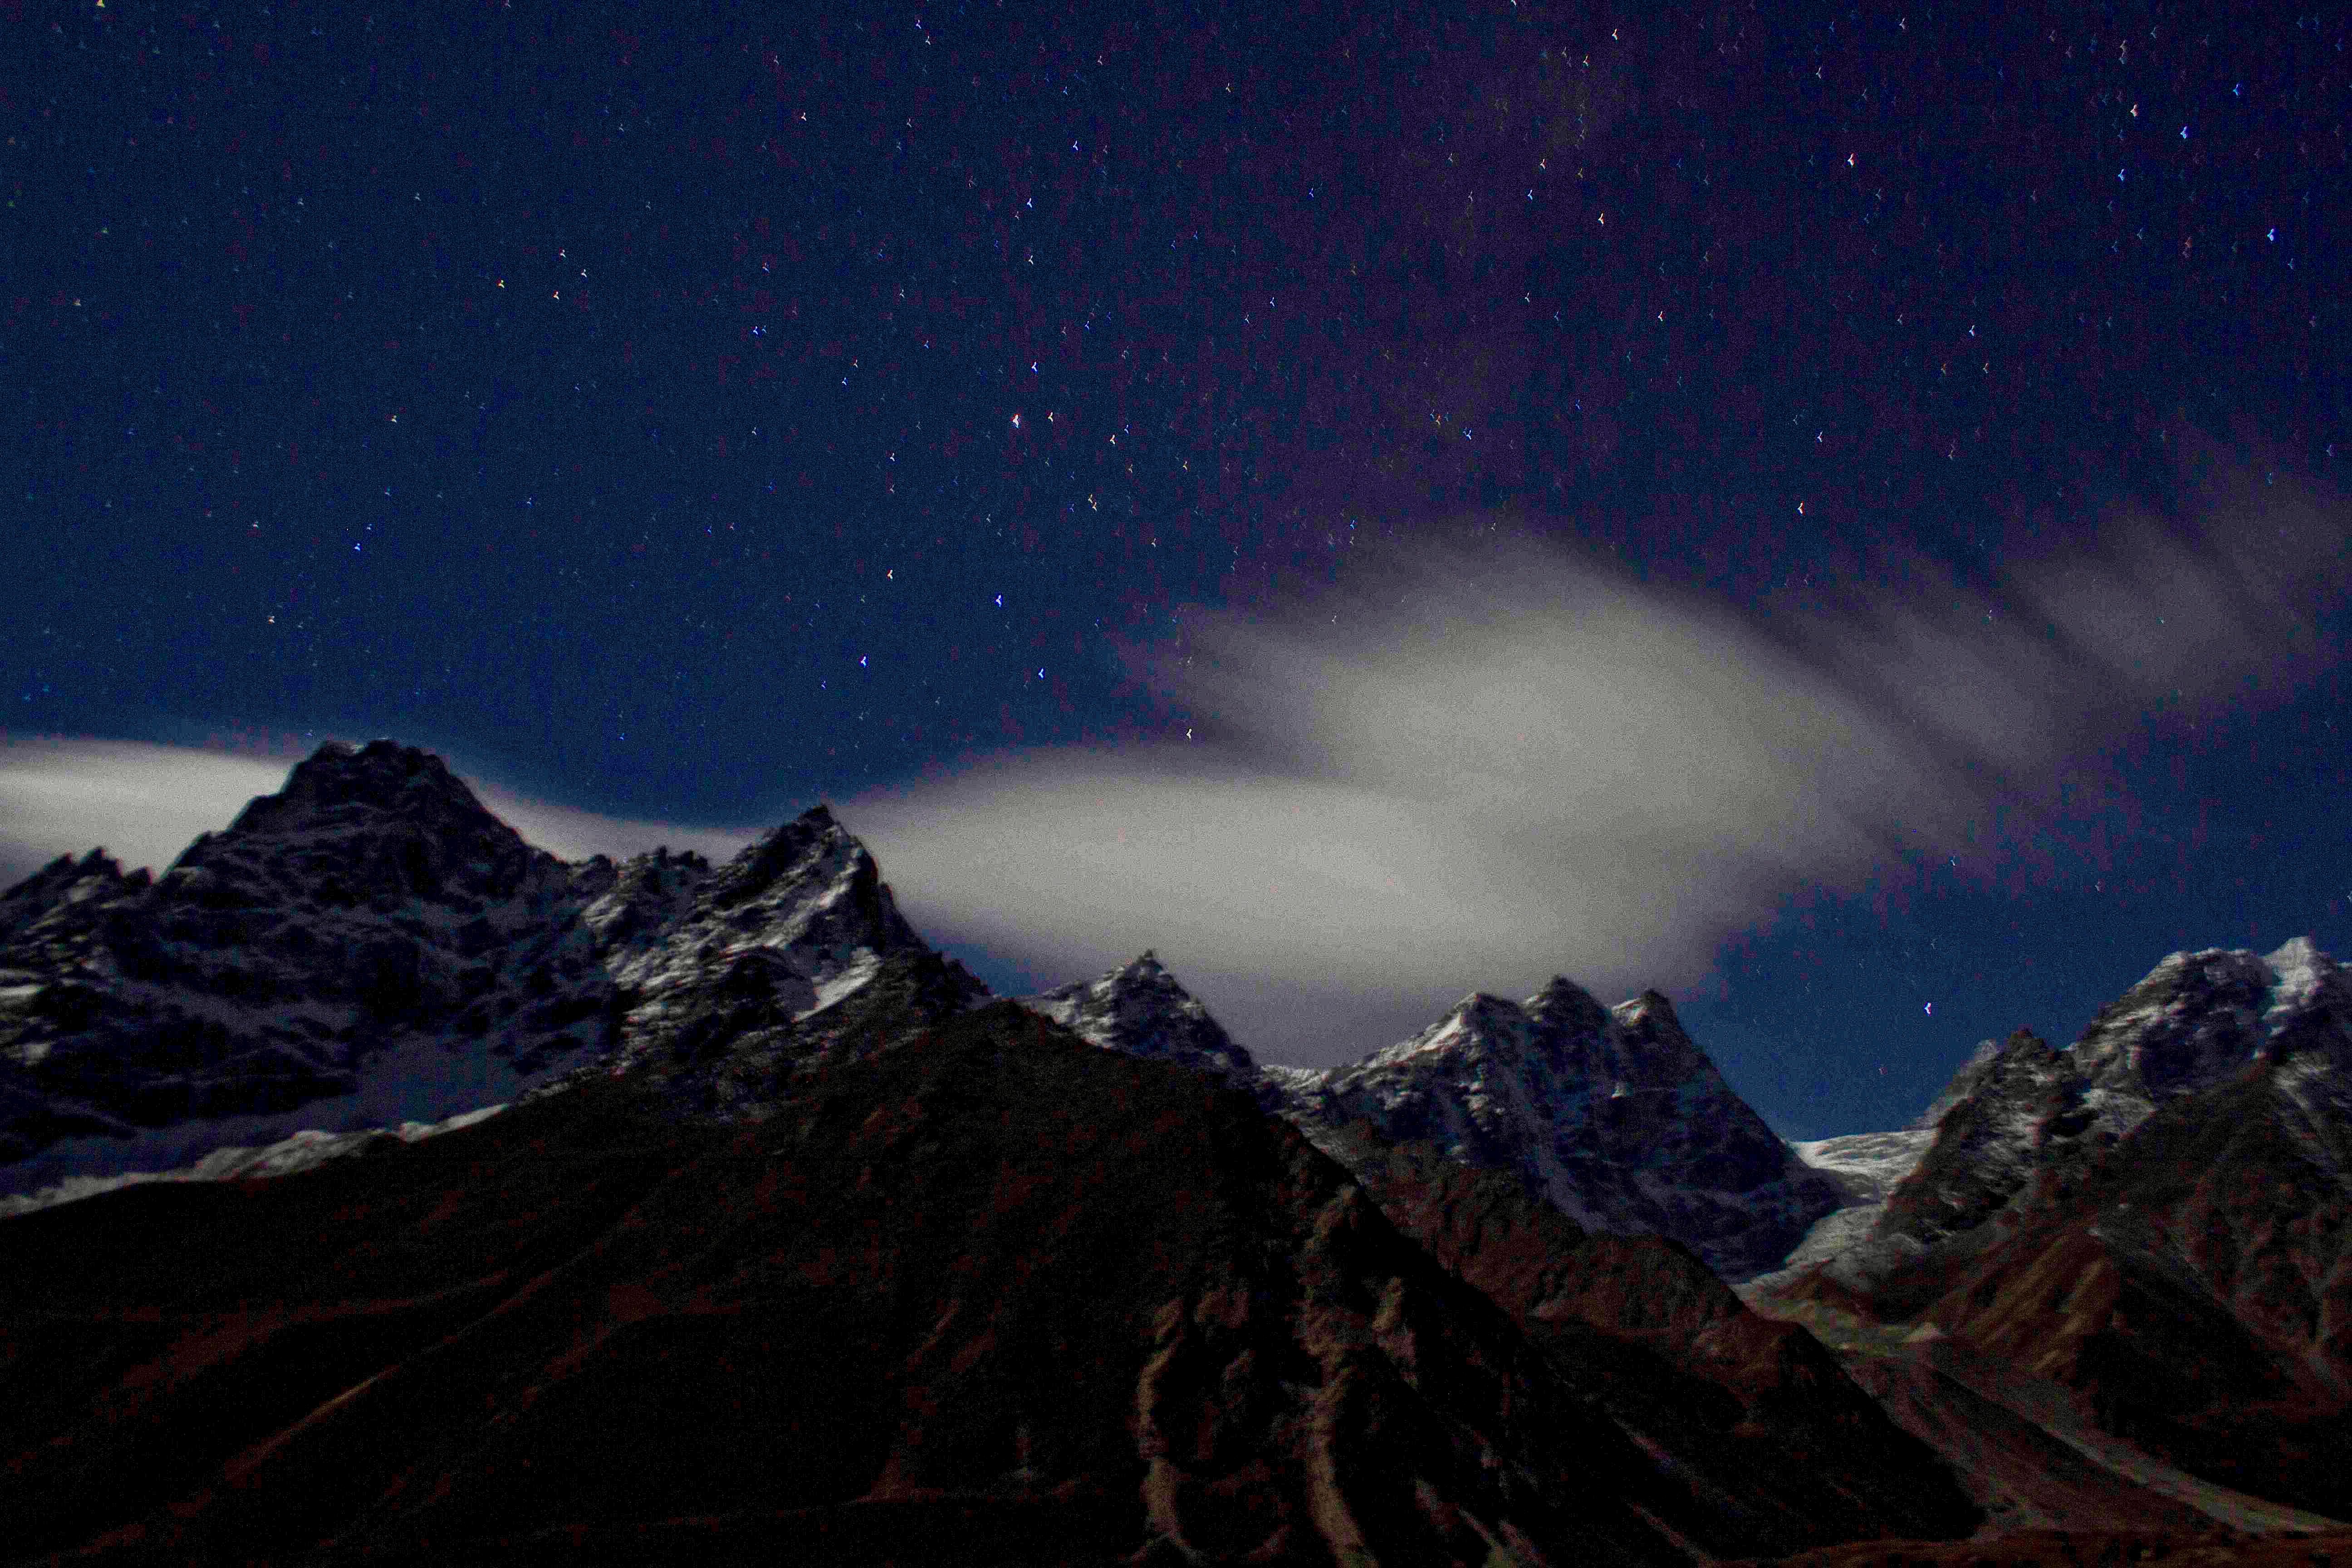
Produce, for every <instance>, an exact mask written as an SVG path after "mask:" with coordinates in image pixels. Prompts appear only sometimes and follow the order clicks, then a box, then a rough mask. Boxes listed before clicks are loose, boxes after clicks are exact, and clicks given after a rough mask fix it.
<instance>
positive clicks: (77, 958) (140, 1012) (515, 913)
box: [0, 742, 610, 1164]
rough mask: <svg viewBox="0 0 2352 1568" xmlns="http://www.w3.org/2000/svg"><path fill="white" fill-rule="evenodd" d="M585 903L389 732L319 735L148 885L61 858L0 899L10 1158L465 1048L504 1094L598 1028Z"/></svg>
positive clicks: (89, 862)
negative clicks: (327, 742) (262, 792)
mask: <svg viewBox="0 0 2352 1568" xmlns="http://www.w3.org/2000/svg"><path fill="white" fill-rule="evenodd" d="M580 901H581V900H580V895H579V890H578V888H577V886H576V882H575V876H574V873H573V871H572V868H568V867H566V866H564V865H562V863H560V862H558V861H557V860H555V859H554V858H551V857H550V856H548V855H545V854H543V853H541V852H540V851H538V850H535V849H532V848H531V847H529V846H528V845H526V844H524V843H523V841H522V840H521V839H520V837H517V836H516V835H515V833H514V831H513V830H512V829H510V828H509V827H508V826H506V825H505V824H504V823H501V822H499V820H498V819H497V818H496V817H494V816H491V815H490V814H489V813H488V812H487V811H485V810H483V809H482V807H481V805H479V804H478V802H477V801H475V799H474V797H473V795H472V794H471V793H470V792H469V791H467V789H466V787H465V786H464V785H463V784H460V783H459V782H458V781H457V779H456V778H454V777H453V776H451V774H450V773H448V771H447V769H446V768H445V767H444V766H443V765H442V764H441V763H440V761H439V759H437V758H435V757H433V756H430V755H428V754H427V753H425V752H417V751H413V750H410V749H408V748H405V747H400V746H394V745H393V744H391V743H390V742H377V743H375V744H373V745H370V746H368V747H366V748H364V749H362V750H357V751H354V750H352V749H351V748H349V747H344V746H330V747H326V748H322V749H321V750H320V752H318V753H317V754H316V755H314V756H312V757H311V758H310V759H309V760H307V761H305V762H304V763H301V764H299V766H297V767H296V768H295V769H294V770H293V772H292V773H291V774H290V775H289V778H288V779H287V782H286V787H285V788H284V790H282V791H281V792H280V793H278V795H268V796H264V797H262V798H260V799H257V800H256V801H254V802H253V803H252V804H251V805H248V806H247V808H246V809H245V811H244V812H243V813H242V814H241V815H239V816H238V817H237V819H236V822H235V823H234V824H232V825H231V826H229V827H228V828H227V829H226V831H224V832H220V833H208V834H205V835H204V836H202V837H199V838H198V839H197V840H196V841H195V842H194V844H193V845H191V846H190V847H188V849H187V850H186V852H185V853H184V854H183V855H182V856H181V857H180V858H179V859H178V861H176V862H175V863H174V864H173V866H172V867H171V868H170V869H169V870H167V871H165V872H164V874H163V876H162V877H160V878H157V879H154V880H153V881H152V883H151V882H149V881H148V880H147V879H146V878H145V876H144V875H143V874H142V875H138V876H133V877H122V876H121V875H119V874H118V873H117V871H116V869H115V868H114V866H113V864H112V863H111V862H110V861H109V860H107V859H106V858H104V856H103V855H102V854H100V853H99V852H96V851H93V852H92V853H91V854H90V855H89V856H87V857H84V858H82V859H81V860H80V861H79V862H76V861H69V860H65V859H60V860H58V861H56V862H53V863H52V864H51V865H50V866H48V867H47V868H45V869H44V870H42V871H41V872H39V873H38V874H37V875H36V876H34V877H33V878H32V879H29V880H27V881H26V882H25V883H22V884H19V885H18V887H16V889H13V890H12V891H11V892H10V893H9V894H8V896H7V898H6V899H5V901H0V1163H14V1164H21V1163H22V1162H24V1161H26V1159H27V1157H28V1156H32V1155H35V1154H37V1153H39V1152H43V1151H44V1150H46V1149H48V1148H49V1147H50V1146H51V1145H53V1144H55V1143H57V1142H58V1141H60V1140H64V1139H73V1138H77V1137H81V1138H89V1137H95V1138H98V1139H101V1140H110V1141H123V1142H126V1143H127V1142H130V1141H131V1140H132V1139H134V1137H135V1135H136V1134H138V1133H140V1132H141V1131H142V1130H159V1129H166V1128H171V1127H173V1126H176V1125H181V1124H185V1123H191V1122H194V1123H214V1122H222V1121H230V1120H232V1119H243V1121H240V1122H238V1123H237V1124H238V1125H240V1126H243V1127H246V1128H247V1129H250V1128H251V1127H252V1126H253V1125H254V1121H255V1119H266V1118H268V1117H269V1116H271V1115H273V1114H275V1113H280V1112H287V1111H290V1110H294V1109H295V1108H297V1107H300V1106H303V1105H306V1104H309V1103H311V1102H316V1101H321V1100H337V1101H342V1102H346V1103H351V1102H355V1101H358V1100H362V1099H365V1098H366V1096H365V1095H364V1093H363V1091H364V1090H365V1089H368V1088H369V1087H370V1083H369V1080H370V1079H372V1078H380V1077H381V1076H383V1075H382V1074H381V1073H379V1072H375V1071H373V1070H372V1069H376V1068H383V1067H385V1066H387V1065H390V1064H394V1063H396V1064H397V1070H398V1072H399V1073H400V1074H401V1075H402V1076H404V1077H406V1078H408V1079H413V1080H415V1082H417V1083H420V1084H428V1085H429V1084H430V1083H431V1082H432V1080H433V1079H435V1078H436V1068H443V1069H444V1070H443V1072H442V1074H441V1075H440V1076H444V1077H446V1076H448V1070H449V1069H450V1068H453V1067H454V1065H455V1064H454V1062H453V1061H452V1060H451V1059H450V1058H456V1057H457V1056H460V1055H462V1056H463V1058H465V1061H464V1065H463V1068H462V1070H459V1071H457V1077H458V1078H459V1079H460V1080H461V1081H460V1082H458V1083H457V1084H456V1085H454V1086H453V1088H454V1089H455V1090H456V1092H457V1094H458V1095H459V1096H460V1097H462V1098H473V1097H475V1096H478V1099H475V1100H474V1102H475V1103H480V1102H482V1101H484V1100H493V1099H498V1098H501V1096H499V1094H497V1093H490V1092H483V1090H485V1089H496V1088H498V1087H501V1086H502V1085H504V1084H506V1083H509V1082H511V1081H512V1080H513V1079H516V1078H518V1077H520V1076H523V1075H527V1074H528V1073H530V1071H532V1070H534V1069H536V1068H542V1067H544V1066H545V1065H547V1064H549V1063H552V1062H556V1061H561V1060H563V1059H565V1058H573V1057H577V1056H578V1055H580V1054H581V1053H583V1052H586V1051H589V1050H592V1049H593V1048H595V1047H598V1046H600V1045H602V1044H604V1043H605V1042H606V1041H607V1040H608V1038H609V1032H610V1022H609V1020H608V1018H607V1016H606V1015H605V1010H604V1005H603V1003H604V996H603V992H602V988H601V987H600V986H599V985H598V984H596V983H595V982H596V978H597V964H596V960H595V953H594V951H593V941H592V939H591V936H590V933H589V932H587V931H585V930H583V929H582V928H581V927H580V925H579V923H578V921H577V919H576V913H577V909H578V906H579V903H580ZM436 1047H446V1050H445V1049H438V1048H436ZM427 1092H429V1091H427ZM393 1098H396V1097H393ZM463 1108H464V1107H459V1106H446V1107H445V1106H440V1105H432V1106H425V1105H417V1106H413V1107H412V1106H408V1105H405V1104H402V1105H394V1104H392V1103H385V1104H383V1105H371V1106H369V1108H368V1109H369V1110H372V1111H374V1112H376V1116H375V1119H376V1120H379V1121H399V1120H401V1119H402V1118H401V1116H400V1115H396V1114H387V1113H388V1112H391V1111H393V1110H406V1111H408V1112H409V1113H411V1114H417V1113H422V1112H425V1111H428V1110H430V1111H446V1110H454V1109H463ZM289 1131H290V1129H289Z"/></svg>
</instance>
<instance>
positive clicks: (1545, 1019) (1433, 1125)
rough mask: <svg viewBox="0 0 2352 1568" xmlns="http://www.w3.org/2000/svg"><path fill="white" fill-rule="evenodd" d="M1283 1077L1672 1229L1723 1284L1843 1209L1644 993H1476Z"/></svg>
mask: <svg viewBox="0 0 2352 1568" xmlns="http://www.w3.org/2000/svg"><path fill="white" fill-rule="evenodd" d="M1281 1082H1282V1086H1283V1088H1284V1089H1285V1090H1286V1092H1287V1093H1288V1094H1289V1095H1290V1096H1291V1097H1292V1099H1293V1101H1294V1103H1295V1104H1296V1106H1297V1110H1298V1113H1299V1114H1300V1115H1302V1116H1307V1117H1312V1118H1314V1119H1315V1120H1317V1121H1322V1122H1324V1123H1327V1124H1328V1125H1332V1126H1352V1125H1357V1124H1361V1125H1363V1126H1365V1127H1367V1128H1368V1129H1370V1130H1371V1131H1375V1132H1377V1133H1379V1134H1380V1135H1381V1137H1382V1138H1384V1139H1387V1140H1389V1141H1391V1142H1418V1141H1427V1142H1432V1143H1434V1144H1435V1145H1436V1146H1437V1147H1439V1148H1440V1149H1443V1150H1444V1152H1446V1153H1447V1154H1448V1155H1449V1156H1451V1157H1452V1158H1454V1159H1456V1160H1460V1161H1463V1162H1464V1163H1467V1164H1471V1165H1474V1166H1478V1167H1481V1168H1485V1169H1493V1170H1505V1171H1511V1172H1514V1173H1517V1174H1518V1175H1519V1176H1520V1177H1521V1178H1522V1179H1523V1180H1524V1181H1526V1182H1527V1183H1528V1185H1529V1187H1530V1188H1531V1189H1532V1190H1533V1191H1535V1192H1537V1193H1539V1194H1541V1195H1542V1196H1544V1197H1545V1198H1546V1199H1548V1200H1549V1202H1550V1203H1551V1204H1552V1205H1553V1206H1555V1207H1556V1208H1558V1209H1559V1211H1560V1212H1561V1213H1562V1214H1564V1215H1568V1216H1569V1217H1570V1218H1571V1219H1573V1220H1575V1221H1576V1222H1578V1223H1579V1224H1580V1225H1582V1226H1587V1227H1590V1228H1593V1229H1599V1230H1609V1231H1618V1232H1649V1233H1654V1234H1656V1235H1660V1236H1666V1237H1673V1238H1675V1240H1677V1241H1680V1242H1682V1243H1683V1244H1684V1245H1685V1246H1687V1247H1690V1248H1691V1249H1692V1250H1693V1251H1695V1252H1696V1253H1697V1254H1698V1255H1699V1256H1700V1257H1701V1258H1705V1259H1706V1262H1707V1265H1708V1266H1709V1267H1710V1268H1714V1269H1715V1270H1716V1271H1717V1273H1719V1274H1721V1275H1722V1276H1724V1277H1725V1278H1726V1279H1734V1280H1738V1279H1747V1278H1748V1276H1750V1275H1753V1274H1756V1273H1758V1272H1759V1271H1761V1270H1763V1269H1766V1268H1772V1267H1774V1266H1776V1265H1778V1264H1779V1263H1780V1260H1781V1259H1782V1258H1785V1257H1786V1256H1787V1255H1788V1253H1789V1251H1790V1248H1791V1247H1795V1246H1796V1245H1797V1243H1798V1241H1799V1240H1800V1239H1801V1238H1802V1237H1803V1236H1804V1234H1805V1232H1806V1230H1807V1229H1808V1228H1809V1227H1810V1226H1811V1225H1812V1223H1813V1222H1814V1221H1815V1220H1817V1219H1819V1218H1820V1217H1821V1216H1822V1215H1825V1214H1828V1213H1829V1212H1831V1211H1832V1210H1833V1209H1835V1208H1836V1207H1837V1206H1838V1205H1839V1204H1840V1202H1841V1197H1840V1194H1839V1193H1838V1191H1837V1189H1836V1188H1835V1187H1834V1186H1832V1184H1830V1183H1829V1182H1828V1181H1826V1180H1825V1179H1823V1178H1822V1176H1820V1175H1819V1174H1818V1173H1814V1172H1812V1171H1811V1170H1810V1169H1808V1168H1807V1167H1806V1166H1805V1165H1804V1164H1803V1163H1801V1161H1799V1160H1798V1159H1797V1158H1796V1156H1795V1154H1794V1153H1793V1152H1791V1151H1790V1148H1789V1146H1788V1145H1787V1144H1785V1143H1783V1142H1781V1141H1780V1138H1779V1137H1778V1136H1777V1135H1775V1134H1774V1133H1773V1131H1772V1130H1771V1129H1770V1128H1769V1127H1767V1126H1766V1125H1765V1124H1764V1121H1763V1119H1762V1118H1761V1117H1759V1116H1758V1115H1757V1114H1756V1112H1755V1111H1754V1110H1752V1109H1750V1108H1749V1107H1748V1104H1747V1102H1746V1101H1744V1100H1741V1099H1740V1098H1739V1097H1738V1095H1737V1094H1735V1093H1733V1092H1732V1090H1731V1088H1730V1086H1729V1085H1728V1084H1727V1083H1725V1082H1724V1081H1723V1077H1722V1075H1721V1074H1720V1073H1718V1072H1717V1070H1716V1068H1715V1064H1714V1063H1713V1062H1711V1061H1709V1060H1708V1059H1707V1058H1706V1054H1705V1053H1704V1052H1702V1051H1701V1050H1700V1049H1699V1048H1698V1047H1697V1046H1696V1045H1695V1044H1693V1043H1692V1041H1691V1038H1690V1037H1689V1036H1688V1035H1687V1034H1685V1032H1684V1030H1683V1027H1682V1024H1681V1022H1680V1021H1679V1020H1678V1019H1676V1018H1675V1012H1674V1008H1673V1006H1672V1005H1671V1004H1669V1003H1668V1002H1667V1001H1666V999H1665V998H1664V996H1661V995H1659V994H1657V993H1656V992H1654V991H1653V992H1645V993H1643V994H1642V995H1640V996H1637V997H1635V998H1633V1000H1632V1001H1629V1002H1625V1003H1622V1004H1620V1005H1618V1006H1616V1007H1615V1008H1604V1007H1602V1006H1601V1004H1600V1003H1599V1002H1597V1001H1595V1000H1594V999H1593V997H1592V996H1591V994H1588V993H1586V992H1585V991H1583V990H1581V989H1580V988H1579V987H1578V986H1576V985H1574V984H1571V983H1570V982H1569V981H1567V980H1559V979H1556V980H1554V981H1553V982H1552V983H1551V984H1549V985H1547V986H1546V987H1545V988H1544V989H1543V990H1542V991H1540V992H1538V993H1537V994H1535V995H1533V996H1531V997H1529V998H1528V1000H1527V1001H1526V1002H1524V1003H1512V1002H1507V1001H1503V1000H1501V999H1500V998H1497V997H1493V996H1485V995H1474V996H1470V997H1467V998H1465V1000H1464V1001H1463V1002H1462V1003H1461V1005H1458V1006H1457V1007H1455V1008H1454V1011H1453V1012H1451V1013H1449V1014H1448V1015H1446V1016H1445V1017H1444V1018H1443V1019H1441V1020H1439V1021H1438V1022H1437V1023H1435V1024H1433V1025H1432V1026H1430V1027H1429V1028H1427V1029H1424V1030H1423V1031H1422V1033H1421V1034H1419V1035H1417V1036H1415V1037H1413V1038H1412V1039H1410V1040H1407V1041H1405V1042H1403V1043H1402V1044H1401V1045H1396V1046H1391V1047H1388V1048H1387V1049H1385V1050H1381V1051H1376V1052H1374V1053H1373V1054H1372V1055H1370V1056H1369V1057H1367V1058H1364V1059H1363V1060H1362V1061H1360V1062H1357V1063H1355V1064H1354V1065H1352V1066H1349V1067H1343V1068H1334V1069H1331V1070H1329V1071H1327V1072H1320V1073H1312V1074H1307V1073H1297V1072H1295V1071H1294V1072H1288V1073H1286V1074H1285V1075H1284V1076H1283V1078H1282V1079H1281Z"/></svg>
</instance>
